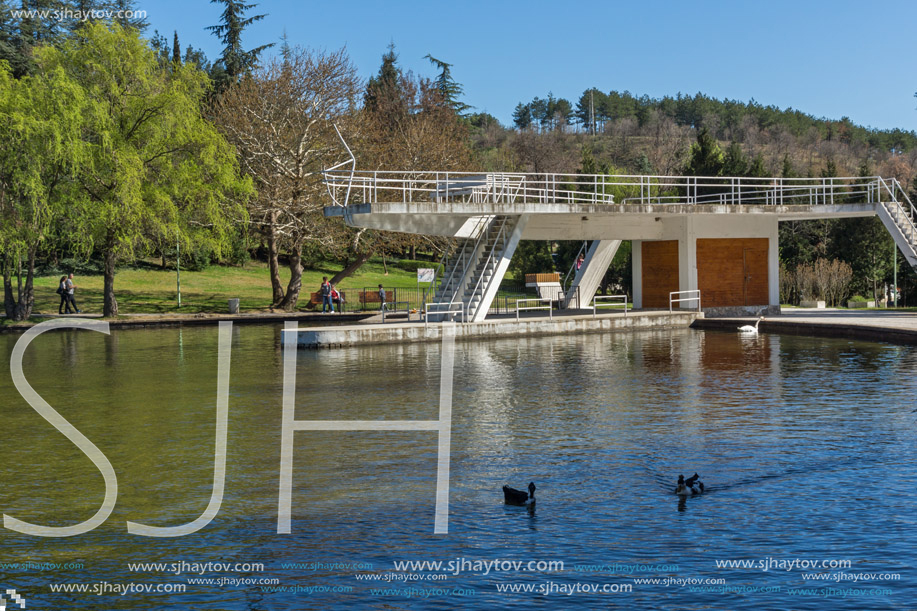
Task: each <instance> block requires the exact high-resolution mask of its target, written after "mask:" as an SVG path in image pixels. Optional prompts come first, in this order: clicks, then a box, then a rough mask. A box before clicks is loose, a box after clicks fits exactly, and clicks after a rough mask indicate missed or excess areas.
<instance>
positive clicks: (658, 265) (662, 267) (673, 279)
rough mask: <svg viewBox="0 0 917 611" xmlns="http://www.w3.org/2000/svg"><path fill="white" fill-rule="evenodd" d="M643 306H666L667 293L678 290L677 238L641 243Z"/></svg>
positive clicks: (667, 300) (667, 305)
mask: <svg viewBox="0 0 917 611" xmlns="http://www.w3.org/2000/svg"><path fill="white" fill-rule="evenodd" d="M640 255H641V258H642V260H643V263H642V265H641V273H642V276H643V307H644V308H668V307H669V293H670V292H672V291H677V290H678V240H662V241H658V242H642V243H641V251H640Z"/></svg>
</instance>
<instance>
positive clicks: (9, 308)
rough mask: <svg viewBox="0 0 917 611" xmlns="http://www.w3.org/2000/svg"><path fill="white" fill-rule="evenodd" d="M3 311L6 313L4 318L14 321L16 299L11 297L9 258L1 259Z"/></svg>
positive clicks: (11, 284) (11, 285)
mask: <svg viewBox="0 0 917 611" xmlns="http://www.w3.org/2000/svg"><path fill="white" fill-rule="evenodd" d="M3 309H4V310H5V311H6V317H7V318H8V319H9V320H15V316H16V298H15V297H14V296H13V283H12V276H11V274H10V259H9V256H4V257H3Z"/></svg>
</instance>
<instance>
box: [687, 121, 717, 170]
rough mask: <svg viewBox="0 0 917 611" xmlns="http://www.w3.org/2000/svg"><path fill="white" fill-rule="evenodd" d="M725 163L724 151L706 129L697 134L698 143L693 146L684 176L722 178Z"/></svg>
mask: <svg viewBox="0 0 917 611" xmlns="http://www.w3.org/2000/svg"><path fill="white" fill-rule="evenodd" d="M725 163H726V158H725V156H724V155H723V149H721V148H720V145H719V144H718V143H717V141H716V140H715V139H714V138H713V136H711V135H710V133H709V132H708V131H707V128H706V127H704V128H701V129H700V131H698V132H697V141H696V142H695V143H694V144H692V145H691V150H690V152H689V153H688V163H687V164H685V168H684V174H685V176H722V175H723V168H724V166H725Z"/></svg>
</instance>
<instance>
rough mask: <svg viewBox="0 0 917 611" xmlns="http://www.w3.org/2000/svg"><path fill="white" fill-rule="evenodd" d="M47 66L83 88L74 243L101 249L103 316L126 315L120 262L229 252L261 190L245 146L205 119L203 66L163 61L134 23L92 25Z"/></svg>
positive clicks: (53, 53)
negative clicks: (248, 204)
mask: <svg viewBox="0 0 917 611" xmlns="http://www.w3.org/2000/svg"><path fill="white" fill-rule="evenodd" d="M36 63H37V65H38V66H39V69H41V70H44V71H53V70H61V71H63V72H64V73H65V74H66V75H67V76H69V77H70V78H71V79H73V81H75V82H76V83H77V84H79V86H80V87H81V89H82V91H83V95H84V96H85V103H86V107H85V110H84V113H83V139H84V141H85V143H86V145H87V155H88V163H87V164H86V165H85V166H84V167H82V168H80V169H79V171H78V172H77V173H76V175H75V181H76V183H77V185H78V189H77V191H76V193H77V194H78V197H74V200H73V202H72V205H71V209H70V211H69V214H68V219H69V221H68V222H69V223H70V232H69V236H70V238H71V239H72V241H73V244H72V246H74V247H75V248H76V249H80V248H82V249H83V250H84V251H85V252H89V251H91V250H96V251H99V252H101V254H102V258H103V263H104V295H103V297H104V302H103V315H104V316H116V315H117V314H118V302H117V299H116V298H115V288H114V286H115V269H116V266H117V264H118V263H119V261H124V260H131V259H134V258H135V257H136V256H138V255H142V254H145V252H146V251H147V249H148V247H149V246H150V244H151V243H154V242H155V241H160V240H169V241H170V242H173V243H178V244H183V245H184V247H185V249H187V250H189V251H190V249H191V247H192V245H196V246H206V247H207V248H209V249H210V250H211V251H213V252H214V253H216V254H217V256H219V255H220V254H221V252H222V249H223V248H225V247H226V246H228V244H229V243H230V231H229V230H230V229H231V228H232V225H233V223H234V222H243V221H244V220H245V211H244V207H243V206H242V204H241V202H242V201H243V200H244V199H246V198H247V197H248V196H249V195H250V194H251V191H252V187H251V183H250V181H249V180H247V179H244V178H243V177H242V176H241V175H240V173H239V168H238V163H237V162H236V158H235V152H234V151H233V149H232V147H231V146H230V145H229V144H228V143H227V142H226V140H225V139H224V138H223V137H222V136H221V135H220V134H219V132H218V131H217V130H216V128H214V127H213V126H212V125H211V124H210V123H208V122H207V121H205V120H204V119H203V118H202V114H201V107H202V104H203V103H204V102H205V100H206V96H207V92H208V87H209V80H208V77H207V75H206V74H205V73H204V72H203V71H201V70H200V69H199V68H198V67H197V66H196V65H193V64H188V65H181V66H169V67H168V68H166V67H164V66H162V65H161V64H160V62H158V61H157V59H156V54H155V52H154V51H153V50H152V49H151V48H150V47H149V46H148V45H147V44H145V42H144V41H143V40H142V39H141V38H140V36H139V34H138V33H137V31H136V30H134V29H122V28H121V27H120V26H119V25H117V24H110V25H107V26H106V25H104V24H101V23H89V24H86V25H85V26H84V27H82V28H80V29H79V30H78V32H77V33H76V34H75V35H74V37H73V39H72V40H69V41H67V42H66V43H65V44H63V45H61V46H60V47H57V48H43V49H40V50H39V51H38V52H36Z"/></svg>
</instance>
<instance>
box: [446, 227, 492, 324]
mask: <svg viewBox="0 0 917 611" xmlns="http://www.w3.org/2000/svg"><path fill="white" fill-rule="evenodd" d="M492 218H496V217H489V216H488V215H483V216H481V217H480V218H478V222H477V223H476V224H475V226H474V228H473V229H472V230H471V235H472V236H475V235H476V239H475V242H474V246H473V247H472V249H471V253H470V255H469V257H471V255H474V253H475V252H477V250H478V246H479V245H480V243H481V239H482V238H483V237H484V236H485V235H486V234H487V231H486V230H484V229H482V228H481V227H482V225H484V226H486V224H487V223H489V222H490V219H492ZM470 240H471V238H467V239H466V240H465V241H464V242H463V243H462V252H461V253H460V255H459V259H457V260H456V265H455V266H454V267H453V268H452V271H451V273H450V274H449V277H448V278H445V277H444V278H443V280H442V282H441V283H440V286H439V288H443V287H446V286H448V285H449V283H450V282H452V280H453V279H454V278H455V273H456V271H457V270H458V269H459V268H460V267H461V270H462V276H464V274H465V271H467V269H468V263H469V261H468V260H466V259H465V246H467V244H468V242H469V241H470ZM459 261H461V262H462V265H461V266H460V265H459ZM443 274H444V275H445V266H444V267H443ZM460 277H461V276H460ZM433 280H434V284H435V281H436V278H435V276H434V278H433ZM431 286H432V285H431ZM436 290H438V289H435V290H434V293H433V295H434V297H435V296H436V292H435V291H436ZM456 293H457V291H456V292H453V294H452V297H451V298H450V299H449V305H450V307H451V305H452V304H454V303H455V295H456ZM442 297H443V295H440V296H439V298H440V299H441V298H442Z"/></svg>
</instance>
